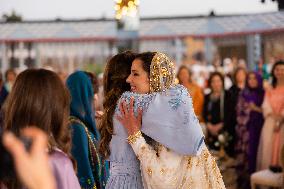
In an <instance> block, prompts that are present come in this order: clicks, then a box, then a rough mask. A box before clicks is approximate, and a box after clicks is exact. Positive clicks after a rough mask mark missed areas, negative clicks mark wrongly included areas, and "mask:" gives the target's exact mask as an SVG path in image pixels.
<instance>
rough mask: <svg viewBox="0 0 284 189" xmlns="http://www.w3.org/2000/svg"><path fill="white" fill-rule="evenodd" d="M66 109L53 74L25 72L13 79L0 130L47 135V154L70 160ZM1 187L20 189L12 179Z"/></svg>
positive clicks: (63, 94)
mask: <svg viewBox="0 0 284 189" xmlns="http://www.w3.org/2000/svg"><path fill="white" fill-rule="evenodd" d="M69 106H70V95H69V92H68V90H67V89H66V87H65V85H64V84H63V82H62V81H61V80H60V78H59V77H58V76H57V74H56V73H54V72H52V71H49V70H44V69H28V70H25V71H24V72H22V73H20V74H19V76H18V77H17V79H16V81H15V84H14V86H13V88H12V91H11V93H10V94H9V96H8V98H7V100H6V102H5V104H4V107H3V108H4V109H3V111H4V123H3V126H4V130H10V131H12V132H13V133H15V134H16V135H20V132H21V130H22V129H23V128H25V127H29V126H36V127H38V128H40V129H41V130H43V131H44V132H45V133H46V134H47V135H48V146H49V152H50V153H52V152H53V151H54V150H55V148H59V149H60V150H62V151H63V152H64V153H66V154H67V155H68V156H69V157H70V159H71V160H72V157H71V155H70V149H71V132H70V129H69V125H68V116H69ZM74 166H75V164H74ZM4 184H5V185H6V186H7V187H8V188H9V189H18V188H22V187H21V184H20V182H19V181H18V180H17V179H16V178H11V179H9V180H8V181H7V183H4Z"/></svg>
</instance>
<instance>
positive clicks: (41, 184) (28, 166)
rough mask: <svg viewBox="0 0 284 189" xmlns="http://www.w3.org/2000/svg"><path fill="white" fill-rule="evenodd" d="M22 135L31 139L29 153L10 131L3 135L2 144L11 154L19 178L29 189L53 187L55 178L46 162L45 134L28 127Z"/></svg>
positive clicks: (50, 188) (49, 188) (53, 188)
mask: <svg viewBox="0 0 284 189" xmlns="http://www.w3.org/2000/svg"><path fill="white" fill-rule="evenodd" d="M23 135H24V136H27V137H29V138H31V139H32V146H31V151H30V153H29V152H27V151H26V149H25V147H24V144H23V143H22V142H21V141H20V140H19V139H17V138H16V137H15V136H14V135H13V134H12V133H4V135H3V144H4V146H5V147H6V149H7V150H8V151H9V152H10V153H11V154H12V156H13V159H14V163H15V167H16V171H17V174H18V176H19V178H20V179H21V181H22V182H23V184H24V185H25V186H26V187H27V188H29V189H37V188H42V189H55V188H56V185H55V179H54V177H53V174H52V171H51V168H50V165H49V162H48V153H47V136H46V134H44V132H43V131H41V130H39V129H37V128H33V127H29V128H26V129H24V130H23Z"/></svg>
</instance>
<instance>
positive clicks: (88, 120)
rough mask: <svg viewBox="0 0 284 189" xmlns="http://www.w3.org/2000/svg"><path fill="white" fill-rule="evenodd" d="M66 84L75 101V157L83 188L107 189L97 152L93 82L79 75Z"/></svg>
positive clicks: (71, 76) (104, 174) (73, 112)
mask: <svg viewBox="0 0 284 189" xmlns="http://www.w3.org/2000/svg"><path fill="white" fill-rule="evenodd" d="M66 84H67V87H68V89H69V91H70V94H71V98H72V101H71V105H70V122H71V127H72V133H73V135H72V155H73V157H74V158H75V159H76V161H77V166H78V173H77V175H78V179H79V182H80V185H81V187H82V188H85V189H89V188H90V189H91V188H92V189H93V188H97V189H99V188H104V183H105V181H106V178H107V174H108V173H107V165H106V166H105V165H104V163H103V162H102V160H101V157H100V155H99V153H98V151H97V147H98V141H99V140H100V136H99V133H98V130H97V128H96V123H95V120H94V112H93V107H92V106H93V99H94V89H93V86H92V83H91V79H90V78H89V76H88V75H87V74H86V73H85V72H83V71H76V72H74V73H73V74H71V75H70V76H69V77H68V78H67V81H66Z"/></svg>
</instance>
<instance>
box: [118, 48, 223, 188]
mask: <svg viewBox="0 0 284 189" xmlns="http://www.w3.org/2000/svg"><path fill="white" fill-rule="evenodd" d="M126 81H127V82H128V83H129V84H130V86H131V92H125V93H124V94H122V97H121V98H120V100H119V106H118V107H117V111H116V112H115V118H114V120H115V122H114V123H115V127H121V128H125V130H121V131H120V132H121V133H124V135H126V136H124V137H125V138H124V139H123V140H125V139H126V138H127V140H128V142H129V144H130V145H131V147H132V149H133V151H134V153H135V154H136V156H137V157H138V159H139V161H140V169H141V173H142V178H143V186H144V188H147V189H160V188H163V189H166V188H167V189H172V188H192V189H199V188H212V189H221V188H225V186H224V183H223V180H222V177H221V174H220V171H219V169H218V167H217V164H216V162H215V161H214V159H213V157H212V156H211V154H210V153H209V151H208V149H207V147H206V146H205V144H204V135H203V133H202V130H201V127H200V125H199V121H198V119H197V117H196V115H195V113H194V111H193V105H192V100H191V98H190V95H189V94H188V91H187V89H186V88H185V87H183V86H182V85H179V84H175V67H174V64H173V62H172V61H171V60H170V59H169V58H168V57H167V56H166V55H165V54H163V53H160V52H146V53H141V54H139V55H138V56H136V58H135V60H134V61H133V62H132V66H131V74H130V75H129V77H128V78H127V80H126ZM127 104H128V105H127ZM142 111H143V115H142ZM142 119H143V121H142ZM117 121H118V122H117ZM142 133H143V134H142Z"/></svg>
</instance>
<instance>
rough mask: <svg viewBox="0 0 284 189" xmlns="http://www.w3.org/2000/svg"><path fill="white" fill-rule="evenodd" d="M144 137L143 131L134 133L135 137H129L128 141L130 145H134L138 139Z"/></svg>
mask: <svg viewBox="0 0 284 189" xmlns="http://www.w3.org/2000/svg"><path fill="white" fill-rule="evenodd" d="M141 136H142V133H141V131H138V132H136V133H134V134H133V135H129V136H128V138H127V140H128V143H129V144H134V143H135V142H136V141H137V139H138V138H140V137H141Z"/></svg>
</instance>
